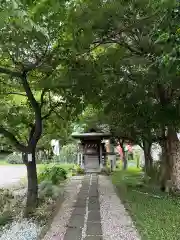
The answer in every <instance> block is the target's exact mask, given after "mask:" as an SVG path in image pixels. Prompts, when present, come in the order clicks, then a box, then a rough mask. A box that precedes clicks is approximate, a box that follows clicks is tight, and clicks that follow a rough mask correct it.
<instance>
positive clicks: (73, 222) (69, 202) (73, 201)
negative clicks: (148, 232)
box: [44, 174, 140, 240]
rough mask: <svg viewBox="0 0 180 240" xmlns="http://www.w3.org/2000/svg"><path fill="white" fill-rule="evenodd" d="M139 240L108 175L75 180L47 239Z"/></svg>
mask: <svg viewBox="0 0 180 240" xmlns="http://www.w3.org/2000/svg"><path fill="white" fill-rule="evenodd" d="M50 239H52V240H114V239H116V240H138V239H140V238H139V236H138V233H137V231H136V229H135V227H134V225H133V223H132V221H131V218H130V217H129V216H128V214H127V212H126V211H125V208H124V206H123V205H122V204H121V202H120V200H119V198H118V197H117V195H116V193H115V191H114V189H113V186H112V183H111V182H110V180H109V178H108V177H106V176H98V175H96V174H91V175H85V176H84V177H78V178H74V177H73V178H72V179H71V182H70V183H69V190H68V191H67V195H66V198H65V201H64V203H63V205H62V207H61V209H60V210H59V212H58V213H57V216H56V217H55V219H54V221H53V223H52V225H51V229H50V231H49V232H48V233H47V234H46V236H45V238H44V240H50Z"/></svg>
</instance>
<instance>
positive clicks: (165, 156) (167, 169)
mask: <svg viewBox="0 0 180 240" xmlns="http://www.w3.org/2000/svg"><path fill="white" fill-rule="evenodd" d="M161 148H162V154H161V169H160V170H161V174H160V185H161V190H162V191H163V192H164V191H166V185H167V182H168V181H169V180H170V179H171V165H170V158H169V153H168V151H169V149H168V141H167V139H164V140H163V141H162V142H161Z"/></svg>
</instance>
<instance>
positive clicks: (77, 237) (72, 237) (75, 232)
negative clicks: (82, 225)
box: [63, 228, 82, 240]
mask: <svg viewBox="0 0 180 240" xmlns="http://www.w3.org/2000/svg"><path fill="white" fill-rule="evenodd" d="M81 235H82V231H81V229H78V228H68V229H67V231H66V234H65V236H64V239H63V240H81Z"/></svg>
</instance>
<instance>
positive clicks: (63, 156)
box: [56, 144, 77, 163]
mask: <svg viewBox="0 0 180 240" xmlns="http://www.w3.org/2000/svg"><path fill="white" fill-rule="evenodd" d="M56 158H57V161H58V159H59V162H60V163H61V162H62V163H63V162H64V163H75V162H76V161H77V145H75V144H68V145H64V146H63V147H62V148H61V150H60V154H59V156H58V157H56Z"/></svg>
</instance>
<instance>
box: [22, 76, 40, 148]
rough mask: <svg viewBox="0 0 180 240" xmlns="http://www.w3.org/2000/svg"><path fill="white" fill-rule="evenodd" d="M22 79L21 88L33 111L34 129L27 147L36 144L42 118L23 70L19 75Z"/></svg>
mask: <svg viewBox="0 0 180 240" xmlns="http://www.w3.org/2000/svg"><path fill="white" fill-rule="evenodd" d="M21 80H22V85H23V88H24V90H25V92H26V95H27V98H28V100H29V102H30V104H31V107H32V109H33V110H34V113H35V130H34V135H33V137H32V138H31V139H30V141H29V147H32V146H34V147H35V146H36V144H37V142H38V140H39V138H40V136H41V134H42V118H41V108H40V106H39V104H38V102H37V101H36V99H35V97H34V95H33V93H32V90H31V88H30V86H29V83H28V80H27V72H24V73H23V75H22V76H21Z"/></svg>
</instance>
